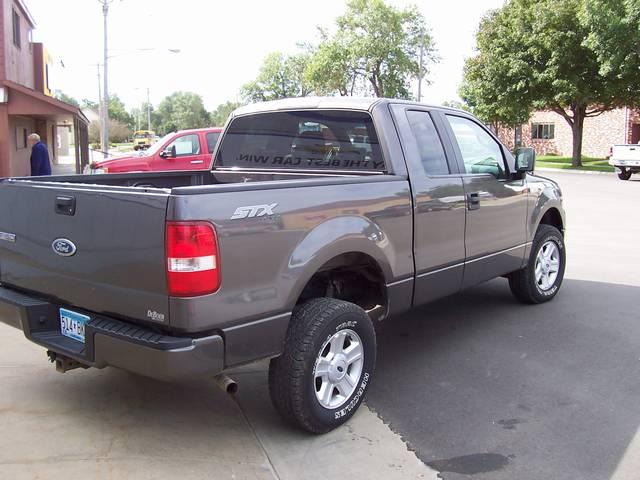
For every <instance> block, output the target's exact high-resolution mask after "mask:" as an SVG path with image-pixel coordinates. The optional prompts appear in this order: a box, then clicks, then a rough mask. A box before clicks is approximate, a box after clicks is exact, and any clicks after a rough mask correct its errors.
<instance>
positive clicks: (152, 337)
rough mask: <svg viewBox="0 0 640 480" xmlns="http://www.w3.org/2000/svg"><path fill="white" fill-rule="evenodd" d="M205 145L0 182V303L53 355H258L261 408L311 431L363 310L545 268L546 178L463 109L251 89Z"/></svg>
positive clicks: (386, 309) (61, 363)
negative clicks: (189, 153)
mask: <svg viewBox="0 0 640 480" xmlns="http://www.w3.org/2000/svg"><path fill="white" fill-rule="evenodd" d="M365 132H366V133H365ZM472 139H473V140H474V141H471V140H472ZM166 144H167V143H166V141H165V142H163V145H166ZM165 148H166V147H165ZM207 148H208V149H209V150H211V146H208V147H207ZM162 151H165V150H162ZM214 155H215V161H214V166H213V169H212V170H210V171H199V172H170V173H168V174H167V173H164V174H163V173H128V174H113V175H84V176H67V177H38V178H22V179H5V180H2V181H1V182H0V282H1V283H2V285H1V286H0V320H1V321H4V322H5V323H8V324H9V325H13V326H14V327H17V328H19V329H21V330H23V332H24V334H25V336H26V338H28V339H29V340H31V341H33V342H35V343H36V344H38V345H41V346H42V347H44V348H45V349H47V351H48V355H49V358H50V359H51V360H52V361H54V362H55V364H56V366H57V368H58V370H60V371H63V372H64V371H66V370H70V369H73V368H77V367H97V368H103V367H106V366H113V367H118V368H122V369H125V370H129V371H132V372H136V373H138V374H141V375H147V376H150V377H154V378H158V379H163V380H182V379H184V378H187V377H190V376H197V375H205V376H206V375H208V376H214V375H215V376H216V378H217V379H219V380H223V381H225V382H226V384H227V385H229V379H228V378H227V377H225V376H220V375H224V373H223V372H225V371H226V370H228V369H230V368H232V367H235V366H237V365H242V364H247V363H250V362H253V361H255V360H258V359H263V358H270V359H271V361H270V367H269V390H270V394H271V399H272V401H273V403H274V405H275V408H276V410H277V411H278V412H279V413H280V414H281V415H282V416H283V417H284V418H285V419H287V420H288V421H290V422H293V423H294V424H296V425H298V426H299V427H301V428H303V429H306V430H308V431H310V432H314V433H320V432H326V431H328V430H331V429H332V428H335V427H336V426H338V425H340V424H342V423H343V422H345V421H346V420H347V419H349V418H350V417H351V416H352V415H353V413H354V412H355V411H356V410H357V408H358V407H359V406H360V405H361V404H362V400H363V398H364V396H365V394H366V392H367V389H368V388H369V386H370V384H371V382H372V381H373V380H374V370H375V363H376V333H375V330H374V323H377V322H381V321H387V322H389V321H393V318H394V317H396V316H397V315H398V314H399V313H401V312H405V311H407V310H409V309H411V308H413V307H417V306H419V305H423V304H425V303H428V302H431V301H433V300H435V299H437V298H440V297H443V296H445V295H450V294H454V293H456V292H459V291H460V290H462V289H465V288H469V287H471V286H474V285H477V284H478V283H480V282H484V281H486V280H490V279H493V278H496V277H500V276H505V277H506V278H508V282H509V286H510V288H511V291H512V292H513V294H514V295H515V297H516V298H517V299H518V300H520V301H522V302H524V303H530V304H536V303H542V302H546V301H549V300H551V299H552V298H554V296H555V295H556V294H557V293H558V290H559V289H560V286H561V284H562V280H563V275H564V270H565V244H564V231H565V217H564V210H563V207H562V195H561V192H560V188H559V187H558V185H557V184H556V183H555V182H553V181H551V180H548V179H546V178H543V177H538V176H535V175H533V174H532V173H531V172H532V171H533V168H534V161H535V155H534V153H533V150H531V149H522V150H520V151H518V153H517V157H516V158H514V157H513V156H512V155H511V153H510V152H509V150H508V148H506V147H504V146H503V145H501V144H500V142H499V141H498V139H497V138H496V137H495V135H493V134H492V133H491V132H490V131H489V130H487V128H486V127H485V126H484V125H483V124H482V123H481V122H480V121H478V120H477V119H475V118H474V117H473V116H471V115H469V114H468V113H466V112H463V111H459V110H454V109H448V108H438V107H428V106H425V105H422V104H419V103H411V102H405V101H400V100H398V101H394V100H386V99H353V98H329V99H313V98H304V99H292V100H284V101H276V102H272V103H264V104H257V105H251V106H246V107H242V108H240V109H239V110H236V112H235V113H234V114H233V115H232V117H231V119H230V121H229V122H228V124H227V127H226V130H225V132H224V133H223V135H222V137H221V140H220V143H219V145H218V146H217V147H216V151H215V154H214ZM27 218H28V221H25V219H27ZM525 313H526V312H525V311H524V310H523V315H524V314H525ZM425 321H428V320H427V319H425ZM219 383H220V382H219Z"/></svg>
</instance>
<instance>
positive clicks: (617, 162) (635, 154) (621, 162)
mask: <svg viewBox="0 0 640 480" xmlns="http://www.w3.org/2000/svg"><path fill="white" fill-rule="evenodd" d="M609 157H610V158H609V165H613V166H614V167H616V171H617V173H618V178H619V179H620V180H629V179H630V178H631V175H632V174H634V173H640V145H637V144H629V145H614V146H613V147H611V152H610V154H609Z"/></svg>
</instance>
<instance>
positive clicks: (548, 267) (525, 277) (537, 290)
mask: <svg viewBox="0 0 640 480" xmlns="http://www.w3.org/2000/svg"><path fill="white" fill-rule="evenodd" d="M565 260H566V254H565V247H564V238H563V237H562V234H561V233H560V231H559V230H558V229H557V228H555V227H552V226H551V225H544V224H543V225H540V226H539V227H538V231H537V232H536V235H535V238H534V240H533V244H532V246H531V254H530V255H529V260H528V262H527V266H526V267H525V268H524V269H522V270H518V271H517V272H513V273H512V274H510V275H509V287H511V292H512V293H513V295H514V296H515V297H516V298H517V299H518V300H520V301H521V302H523V303H543V302H548V301H549V300H551V299H552V298H553V297H555V296H556V294H557V293H558V290H559V289H560V286H561V285H562V280H563V278H564V269H565Z"/></svg>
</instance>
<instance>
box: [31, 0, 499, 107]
mask: <svg viewBox="0 0 640 480" xmlns="http://www.w3.org/2000/svg"><path fill="white" fill-rule="evenodd" d="M388 1H389V3H391V4H394V5H396V6H399V7H404V6H407V5H410V4H415V5H417V6H418V8H419V9H420V10H421V11H422V13H423V15H424V17H425V19H426V23H427V26H428V27H429V28H430V29H431V33H432V35H433V37H434V39H435V44H436V48H437V49H438V54H439V56H440V62H439V63H437V64H435V65H433V66H432V67H431V72H430V74H429V75H428V78H429V79H430V80H431V82H432V84H431V85H429V86H426V87H425V86H423V101H425V102H427V103H432V104H441V103H442V102H444V101H447V100H456V99H458V98H459V97H458V93H457V90H458V86H459V84H460V81H461V79H462V69H463V65H464V60H465V58H467V57H469V56H471V55H472V54H473V51H474V45H475V38H474V36H475V32H476V30H477V27H478V23H479V21H480V18H481V17H482V15H483V14H484V13H485V12H486V11H487V10H489V9H493V8H498V7H500V6H502V5H503V3H504V0H447V1H442V0H422V1H409V0H388ZM25 3H26V4H27V7H28V8H29V10H30V11H31V14H32V15H33V17H34V18H35V21H36V30H35V32H34V41H41V42H43V43H44V44H45V47H46V48H47V49H48V50H49V51H50V53H51V54H52V55H53V57H54V58H55V59H56V60H57V62H56V67H55V68H54V69H53V71H52V72H51V74H50V81H51V84H52V87H53V88H55V89H59V90H62V91H64V92H65V93H66V94H68V95H71V96H73V97H75V98H77V99H83V98H88V99H92V100H96V99H97V98H98V77H97V68H96V64H97V63H102V55H103V28H102V25H103V15H102V6H101V2H100V1H99V0H25ZM344 11H345V1H344V0H323V1H316V2H308V3H307V2H301V1H300V0H273V1H270V2H267V1H264V0H224V1H211V0H176V1H169V0H112V3H111V4H110V7H109V16H108V22H109V26H108V35H109V41H108V45H109V57H110V58H109V61H108V74H109V93H110V94H113V93H116V94H118V96H119V97H120V98H121V99H122V100H123V101H124V102H125V104H126V105H127V106H128V107H129V108H132V107H135V106H138V105H140V104H141V103H142V102H143V101H144V100H146V96H147V88H148V89H149V95H150V100H151V103H153V104H154V105H157V104H158V103H159V102H160V101H161V100H162V99H163V98H164V97H165V96H167V95H169V94H171V93H172V92H174V91H178V90H182V91H192V92H195V93H198V94H200V95H201V96H202V97H203V99H204V103H205V107H206V108H207V109H208V110H213V109H215V107H216V106H217V105H219V104H220V103H224V102H226V101H228V100H231V101H237V100H239V98H238V92H239V90H240V86H241V85H242V84H244V83H246V82H248V81H250V80H252V79H253V78H255V76H256V75H257V72H258V70H259V68H260V65H261V63H262V60H263V59H264V57H265V56H266V55H267V54H268V53H270V52H273V51H282V52H285V53H294V52H295V51H297V44H299V43H301V42H312V43H314V42H317V41H318V34H317V26H323V27H332V26H333V25H334V20H335V18H336V17H337V16H339V15H341V14H342V13H343V12H344ZM170 50H179V53H172V52H171V51H170ZM60 62H62V63H63V64H64V68H63V67H62V66H61V65H60ZM416 91H417V88H416Z"/></svg>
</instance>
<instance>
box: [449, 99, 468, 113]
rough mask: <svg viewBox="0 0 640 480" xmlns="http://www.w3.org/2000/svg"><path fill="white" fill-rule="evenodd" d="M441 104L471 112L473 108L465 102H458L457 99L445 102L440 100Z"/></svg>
mask: <svg viewBox="0 0 640 480" xmlns="http://www.w3.org/2000/svg"><path fill="white" fill-rule="evenodd" d="M442 106H443V107H449V108H457V109H458V110H464V111H465V112H469V113H473V109H472V108H471V107H470V106H469V105H468V104H467V103H464V102H460V101H458V100H447V101H446V102H442Z"/></svg>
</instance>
